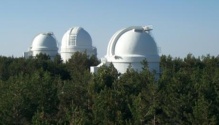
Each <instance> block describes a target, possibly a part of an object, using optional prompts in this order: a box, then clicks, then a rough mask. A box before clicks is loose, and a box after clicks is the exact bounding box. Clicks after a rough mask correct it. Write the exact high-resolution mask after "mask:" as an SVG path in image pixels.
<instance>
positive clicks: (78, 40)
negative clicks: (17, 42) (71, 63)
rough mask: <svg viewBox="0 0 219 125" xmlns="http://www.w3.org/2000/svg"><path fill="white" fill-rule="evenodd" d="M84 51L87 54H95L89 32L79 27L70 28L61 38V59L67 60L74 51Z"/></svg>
mask: <svg viewBox="0 0 219 125" xmlns="http://www.w3.org/2000/svg"><path fill="white" fill-rule="evenodd" d="M85 51H86V52H87V54H88V55H95V56H96V55H97V50H96V48H95V47H93V46H92V39H91V37H90V35H89V33H88V32H87V31H85V30H84V29H83V28H81V27H74V28H70V29H69V30H68V31H67V32H66V33H65V34H64V35H63V38H62V44H61V50H60V53H61V57H62V59H63V61H64V62H66V61H68V60H69V59H70V58H71V56H72V55H73V54H74V53H75V52H85Z"/></svg>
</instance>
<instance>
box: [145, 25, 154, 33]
mask: <svg viewBox="0 0 219 125" xmlns="http://www.w3.org/2000/svg"><path fill="white" fill-rule="evenodd" d="M143 29H144V31H148V32H150V31H151V30H152V29H153V26H152V25H148V26H144V27H143Z"/></svg>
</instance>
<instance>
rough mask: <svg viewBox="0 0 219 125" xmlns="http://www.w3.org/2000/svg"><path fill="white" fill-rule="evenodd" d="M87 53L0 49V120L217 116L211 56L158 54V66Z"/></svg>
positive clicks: (217, 62) (218, 89)
mask: <svg viewBox="0 0 219 125" xmlns="http://www.w3.org/2000/svg"><path fill="white" fill-rule="evenodd" d="M97 64H99V61H98V59H97V58H96V57H94V56H91V57H90V56H87V54H86V53H78V52H77V53H75V54H74V55H73V56H72V58H71V59H70V60H69V61H68V62H67V63H62V60H61V57H60V55H57V56H56V57H55V58H54V59H53V60H50V58H49V56H47V55H44V54H40V55H38V56H37V57H35V58H30V59H24V58H14V57H0V100H1V101H0V124H36V125H38V124H45V125H47V124H48V125H51V124H66V125H71V124H87V125H92V124H137V125H138V124H153V125H155V124H195V125H197V124H198V125H199V124H211V125H214V124H219V113H218V112H219V108H218V105H219V58H218V57H214V56H210V55H207V56H202V57H198V58H196V57H194V56H193V55H192V54H188V55H187V57H185V58H184V59H181V58H172V57H171V56H165V55H163V56H161V63H160V67H161V72H162V73H161V74H160V78H159V79H156V75H155V74H154V73H153V72H150V71H149V70H148V67H147V61H146V60H144V61H143V62H142V65H143V68H142V71H141V72H137V71H135V70H133V69H132V67H131V66H130V67H129V69H128V70H127V72H126V73H124V74H120V73H118V72H117V70H116V69H115V68H114V66H113V64H110V65H109V66H102V67H100V68H99V70H98V72H97V73H95V74H91V73H90V71H89V68H90V66H94V65H97Z"/></svg>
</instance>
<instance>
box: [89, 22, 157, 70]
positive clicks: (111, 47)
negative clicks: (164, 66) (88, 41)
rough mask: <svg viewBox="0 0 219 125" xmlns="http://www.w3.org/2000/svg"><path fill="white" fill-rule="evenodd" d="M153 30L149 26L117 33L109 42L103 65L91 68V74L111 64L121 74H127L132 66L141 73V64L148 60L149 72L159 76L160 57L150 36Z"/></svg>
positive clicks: (136, 27) (102, 61)
mask: <svg viewBox="0 0 219 125" xmlns="http://www.w3.org/2000/svg"><path fill="white" fill-rule="evenodd" d="M151 30H152V29H151V28H150V27H147V26H145V27H140V26H132V27H128V28H125V29H122V30H119V31H118V32H116V33H115V34H114V35H113V36H112V38H111V40H110V41H109V44H108V48H107V54H106V56H105V57H104V58H102V59H101V64H99V65H98V66H93V67H91V72H96V71H97V70H98V67H100V66H102V65H109V64H110V63H113V65H114V67H115V68H116V69H117V70H118V72H120V73H125V72H126V71H127V68H128V67H130V66H131V67H132V68H133V69H134V70H136V71H141V70H142V64H141V62H142V61H143V60H145V59H146V60H147V62H148V67H149V70H150V71H155V72H156V73H157V74H158V73H159V62H160V57H159V55H158V48H157V45H156V42H155V41H154V39H153V37H152V36H151V34H150V31H151Z"/></svg>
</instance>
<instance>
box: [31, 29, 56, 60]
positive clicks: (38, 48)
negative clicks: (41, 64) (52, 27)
mask: <svg viewBox="0 0 219 125" xmlns="http://www.w3.org/2000/svg"><path fill="white" fill-rule="evenodd" d="M30 51H32V53H33V56H36V55H37V54H39V53H43V54H47V55H49V56H50V57H51V58H53V57H55V56H56V55H57V54H58V46H57V42H56V39H55V38H54V35H53V33H41V34H39V35H37V36H36V37H35V38H34V40H33V42H32V46H31V50H30Z"/></svg>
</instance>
